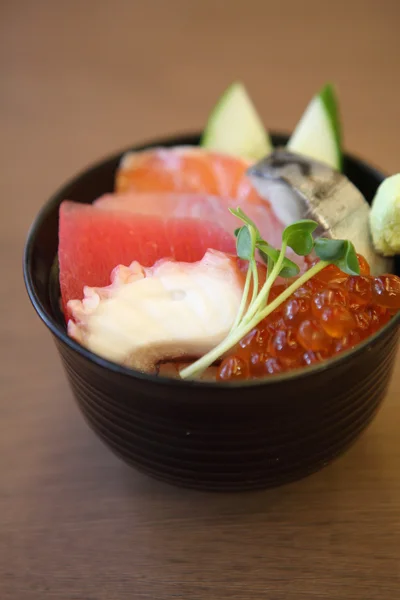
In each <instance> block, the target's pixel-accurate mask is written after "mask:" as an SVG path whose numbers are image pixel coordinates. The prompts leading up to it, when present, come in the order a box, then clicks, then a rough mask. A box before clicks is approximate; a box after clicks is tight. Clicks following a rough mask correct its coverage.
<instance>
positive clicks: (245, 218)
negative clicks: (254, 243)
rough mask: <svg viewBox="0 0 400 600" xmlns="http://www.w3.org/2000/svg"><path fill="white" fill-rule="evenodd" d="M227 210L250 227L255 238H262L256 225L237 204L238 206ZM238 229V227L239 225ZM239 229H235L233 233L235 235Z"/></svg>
mask: <svg viewBox="0 0 400 600" xmlns="http://www.w3.org/2000/svg"><path fill="white" fill-rule="evenodd" d="M229 212H230V213H231V214H232V215H234V216H235V217H237V218H238V219H240V220H241V221H242V222H243V223H244V224H245V225H248V226H249V227H252V228H253V229H254V231H255V234H256V238H257V239H258V240H261V239H262V237H261V235H260V232H259V231H258V228H257V225H256V224H255V223H254V221H252V220H251V219H250V218H249V217H248V216H247V215H246V214H245V213H244V212H243V211H242V209H241V208H240V207H239V206H238V208H230V209H229ZM239 229H240V227H239ZM239 229H235V235H236V232H237V231H239Z"/></svg>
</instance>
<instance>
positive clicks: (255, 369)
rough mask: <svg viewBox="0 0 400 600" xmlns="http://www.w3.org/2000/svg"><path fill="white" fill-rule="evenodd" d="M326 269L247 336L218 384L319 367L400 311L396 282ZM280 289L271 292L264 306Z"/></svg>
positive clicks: (365, 269)
mask: <svg viewBox="0 0 400 600" xmlns="http://www.w3.org/2000/svg"><path fill="white" fill-rule="evenodd" d="M358 258H359V264H360V275H359V276H349V275H346V274H345V273H343V272H342V271H340V270H339V269H338V268H337V267H335V266H333V265H332V266H329V267H326V268H325V269H324V270H323V271H321V272H320V273H318V274H317V275H316V276H315V277H313V278H312V279H310V280H309V281H308V282H307V283H306V284H305V285H304V286H302V287H300V288H298V289H297V290H296V291H295V292H294V294H293V295H292V296H291V297H290V298H289V299H288V300H286V302H284V303H283V304H281V306H280V307H278V308H277V309H276V310H275V311H274V312H273V313H271V315H269V316H268V317H267V318H266V319H264V320H263V321H262V322H261V323H259V325H258V326H257V327H256V328H255V329H253V330H252V331H251V332H250V333H249V334H248V335H246V336H245V337H244V338H243V339H242V340H241V341H240V342H239V344H238V345H237V346H236V348H234V349H233V350H232V353H231V354H230V355H229V356H227V357H226V358H225V359H224V360H223V361H222V363H221V364H220V366H219V369H218V374H217V379H218V380H219V381H234V380H243V379H253V378H257V377H265V376H268V375H274V374H275V373H282V372H284V371H289V370H291V369H296V368H299V367H307V366H309V365H312V364H315V363H318V362H321V361H322V360H325V359H327V358H331V357H333V356H335V355H337V354H339V353H340V352H344V351H345V350H348V349H350V348H353V347H354V346H356V345H357V344H359V343H360V342H361V341H362V340H365V339H366V338H368V337H369V336H370V335H372V334H373V333H375V332H376V331H378V329H380V328H381V327H382V326H383V325H384V324H385V323H387V322H388V321H389V320H390V318H391V317H392V316H393V315H394V314H395V313H396V312H397V311H398V310H400V278H399V277H397V276H396V275H381V276H379V277H372V276H371V275H370V269H369V265H368V263H367V261H366V260H365V259H364V258H363V257H362V256H360V255H358ZM285 287H286V286H285V285H276V286H274V287H273V288H272V290H271V294H270V299H269V301H271V300H273V299H274V298H276V297H277V296H278V295H279V294H280V293H281V292H282V291H283V290H284V289H285Z"/></svg>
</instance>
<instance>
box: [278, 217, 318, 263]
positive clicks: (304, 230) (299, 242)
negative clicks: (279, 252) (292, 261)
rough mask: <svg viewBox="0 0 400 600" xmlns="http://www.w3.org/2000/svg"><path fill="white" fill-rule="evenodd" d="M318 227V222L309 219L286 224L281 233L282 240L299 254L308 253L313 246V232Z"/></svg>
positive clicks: (304, 254)
mask: <svg viewBox="0 0 400 600" xmlns="http://www.w3.org/2000/svg"><path fill="white" fill-rule="evenodd" d="M317 227H318V223H316V222H315V221H311V220H310V219H303V220H301V221H297V222H296V223H293V224H292V225H288V226H287V227H286V228H285V230H284V232H283V234H282V241H284V242H286V244H287V245H288V246H289V247H290V248H292V250H294V251H295V252H296V254H299V255H300V256H306V255H307V254H310V252H311V250H312V249H313V246H314V240H313V236H312V234H313V232H314V231H315V230H316V228H317Z"/></svg>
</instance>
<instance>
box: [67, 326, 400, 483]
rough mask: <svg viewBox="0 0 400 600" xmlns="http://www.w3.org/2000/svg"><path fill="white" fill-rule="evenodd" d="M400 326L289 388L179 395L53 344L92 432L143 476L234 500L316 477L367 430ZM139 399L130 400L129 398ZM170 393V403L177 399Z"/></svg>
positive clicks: (272, 386)
mask: <svg viewBox="0 0 400 600" xmlns="http://www.w3.org/2000/svg"><path fill="white" fill-rule="evenodd" d="M397 339H398V326H397V325H394V326H393V327H391V328H389V329H388V330H387V331H386V332H385V335H383V336H381V337H380V338H379V339H378V340H375V341H374V342H372V343H371V344H370V345H369V346H367V348H365V349H364V351H363V352H361V353H360V352H359V353H358V354H355V355H353V356H351V357H349V358H348V360H346V361H341V362H339V363H336V364H334V365H332V366H330V367H328V368H327V369H326V370H323V371H321V372H318V373H315V372H314V373H311V372H310V374H309V375H307V374H305V375H303V377H301V378H299V379H298V380H297V381H296V382H295V383H294V382H291V381H290V380H288V381H277V382H276V384H274V383H273V382H272V381H271V383H270V385H269V386H268V391H266V388H265V387H262V386H260V387H258V386H257V387H254V388H252V389H250V388H243V389H240V388H232V389H231V390H228V389H226V388H224V389H216V390H215V389H213V388H208V389H207V391H205V390H204V389H202V388H201V387H194V388H192V389H191V390H190V392H188V393H187V394H185V395H183V394H182V387H181V386H179V382H178V383H173V384H171V385H170V386H168V389H166V387H165V386H163V385H160V384H157V383H156V382H155V383H154V384H152V385H149V382H148V381H147V382H145V383H144V382H143V381H142V380H140V379H139V378H137V379H136V380H135V386H132V378H131V377H126V376H124V375H123V374H120V373H116V372H110V371H106V370H104V369H103V368H102V367H100V366H98V365H97V364H96V363H93V362H91V361H89V360H87V359H86V358H84V357H83V356H82V355H80V354H78V353H77V352H75V351H74V350H72V349H71V348H69V347H68V346H67V345H65V344H64V343H63V342H62V341H60V340H59V339H57V338H56V339H55V341H56V344H57V347H58V349H59V352H60V355H61V357H62V362H63V365H64V368H65V371H66V374H67V377H68V379H69V382H70V385H71V387H72V390H73V393H74V396H75V398H76V400H77V402H78V405H79V407H80V409H81V410H82V413H83V415H84V416H85V418H86V420H87V422H88V424H89V425H90V427H91V428H92V429H93V430H94V431H95V432H96V433H97V435H99V437H100V438H101V439H102V440H103V441H104V442H105V444H106V445H107V446H109V448H111V449H112V450H113V451H114V452H115V453H116V454H117V455H118V456H120V457H121V458H123V459H124V460H125V461H126V462H128V463H130V464H132V465H134V466H135V467H136V468H138V469H139V470H141V471H143V472H146V473H148V474H149V475H152V476H153V477H156V478H158V479H161V480H165V481H168V482H171V483H174V484H177V485H181V486H185V487H193V488H198V489H204V490H215V491H224V490H225V491H240V490H250V489H257V488H266V487H271V486H276V485H279V484H282V483H285V482H289V481H293V480H296V479H299V478H301V477H304V476H305V475H307V474H309V473H312V472H314V471H316V470H318V469H319V468H321V467H322V466H324V465H325V464H327V463H328V462H330V461H331V460H333V459H334V458H335V457H336V456H338V455H339V454H340V453H341V452H343V451H344V450H345V449H346V448H347V447H348V446H349V445H351V444H352V443H353V442H354V440H355V439H356V438H357V436H358V435H359V434H360V433H361V432H362V431H363V429H365V427H366V426H367V425H368V423H369V422H370V421H371V419H372V417H373V416H374V414H375V412H376V410H377V408H378V407H379V405H380V403H381V401H382V400H383V398H384V395H385V393H386V388H387V385H388V382H389V380H390V376H391V372H392V369H393V364H394V358H395V354H396V347H397ZM133 389H134V390H135V392H134V393H133V392H132V390H133ZM174 392H176V393H174Z"/></svg>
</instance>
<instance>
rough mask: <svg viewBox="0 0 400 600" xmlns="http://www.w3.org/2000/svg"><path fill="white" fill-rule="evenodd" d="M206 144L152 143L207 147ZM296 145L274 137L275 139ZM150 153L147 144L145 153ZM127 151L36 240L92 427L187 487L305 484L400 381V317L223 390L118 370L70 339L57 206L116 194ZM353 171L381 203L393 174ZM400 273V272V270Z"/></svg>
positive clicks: (54, 322)
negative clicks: (299, 366) (385, 181)
mask: <svg viewBox="0 0 400 600" xmlns="http://www.w3.org/2000/svg"><path fill="white" fill-rule="evenodd" d="M198 139H199V138H198V136H183V137H176V138H169V139H161V140H157V142H153V143H151V144H147V145H145V146H141V147H140V149H141V148H143V147H150V146H159V145H163V146H173V145H181V144H197V143H198ZM285 140H286V138H285V137H284V136H280V135H275V136H274V143H275V144H277V145H278V144H282V143H284V142H285ZM137 149H139V148H137ZM120 157H121V154H119V155H116V156H112V157H111V158H108V159H106V160H104V161H102V162H101V163H99V164H97V165H95V166H94V167H92V168H90V169H88V170H86V171H84V172H83V173H82V174H80V175H79V176H78V177H76V178H75V179H74V180H73V181H71V182H70V183H68V184H67V185H65V186H64V187H63V188H62V189H61V190H60V191H59V192H57V194H56V195H55V196H53V198H51V199H50V200H49V201H48V202H47V204H45V206H44V207H43V209H42V210H41V212H40V213H39V215H38V217H37V218H36V220H35V222H34V224H33V226H32V228H31V230H30V232H29V236H28V240H27V244H26V248H25V255H24V276H25V283H26V287H27V290H28V294H29V297H30V300H31V302H32V304H33V306H34V308H35V309H36V311H37V313H38V314H39V316H40V318H41V319H42V320H43V322H44V323H45V325H46V326H47V327H48V328H49V329H50V331H51V333H52V335H53V338H54V340H55V343H56V345H57V348H58V351H59V353H60V356H61V360H62V363H63V365H64V368H65V371H66V374H67V376H68V380H69V382H70V385H71V388H72V390H73V393H74V395H75V398H76V400H77V402H78V404H79V407H80V409H81V411H82V413H83V415H84V417H85V418H86V420H87V422H88V423H89V425H90V426H91V428H92V429H93V430H94V431H95V432H96V433H97V435H98V436H99V437H100V438H101V439H102V440H103V441H104V442H105V443H106V444H107V446H109V448H111V449H112V450H113V451H114V452H115V453H116V454H117V455H118V456H120V457H121V458H123V459H124V460H125V461H127V462H128V463H130V464H132V465H133V466H135V467H136V468H137V469H139V470H141V471H144V472H146V473H148V474H149V475H152V476H154V477H157V478H159V479H163V480H165V481H169V482H171V483H174V484H176V485H181V486H186V487H193V488H200V489H206V490H220V491H223V490H226V491H229V490H232V491H233V490H248V489H256V488H266V487H270V486H276V485H279V484H282V483H284V482H289V481H292V480H295V479H299V478H301V477H304V476H305V475H307V474H309V473H312V472H313V471H316V470H318V469H320V468H321V467H323V466H324V465H326V464H327V463H329V462H330V461H332V460H333V459H334V458H335V457H336V456H338V455H339V454H340V453H342V452H343V451H344V450H345V449H346V448H348V447H349V446H350V445H351V444H352V443H353V442H354V440H355V439H356V438H357V436H358V435H359V434H360V433H361V432H362V431H363V429H365V427H366V426H367V425H368V423H369V422H370V421H371V419H372V418H373V416H374V415H375V413H376V411H377V409H378V407H379V405H380V404H381V402H382V400H383V398H384V396H385V392H386V389H387V386H388V383H389V379H390V376H391V373H392V368H393V363H394V358H395V351H396V346H397V338H398V329H399V323H400V315H398V316H397V317H395V318H393V319H392V321H391V322H390V323H389V324H387V325H386V326H385V327H384V328H383V329H382V330H381V331H379V332H378V333H377V334H376V335H374V336H373V337H372V338H370V339H369V340H368V341H367V342H364V343H362V344H361V345H360V346H358V347H357V348H356V349H353V350H351V351H350V352H347V353H345V354H343V355H341V356H339V357H338V358H335V359H333V360H330V361H327V362H326V363H323V364H321V365H318V366H315V367H309V368H307V369H305V370H302V371H296V372H292V373H285V374H283V375H282V376H274V377H273V378H270V379H264V380H260V381H257V382H248V383H242V384H230V385H229V384H221V383H220V384H215V383H203V382H201V383H200V382H188V381H179V380H172V379H163V378H157V377H154V376H150V375H145V374H142V373H139V372H137V371H133V370H129V369H127V368H124V367H120V366H118V365H116V364H113V363H111V362H108V361H107V360H104V359H102V358H100V357H98V356H96V355H94V354H92V353H91V352H89V351H87V350H85V349H84V348H82V347H81V346H79V344H77V343H76V342H74V341H73V340H71V339H69V338H68V336H67V333H66V328H65V323H64V321H63V318H62V315H61V313H60V312H59V311H58V309H57V302H54V298H56V299H57V298H58V294H59V289H58V283H57V277H55V276H54V267H53V265H54V260H55V257H56V254H57V231H58V207H59V205H60V203H61V202H62V200H64V199H69V200H75V201H78V202H84V203H85V202H86V203H88V202H91V201H92V200H94V199H95V198H97V197H98V196H100V195H101V194H103V193H105V192H109V191H111V190H112V189H113V183H114V173H115V170H116V167H117V164H118V163H119V160H120ZM345 172H346V174H347V175H348V176H349V178H350V179H351V180H352V181H353V182H354V183H355V185H356V186H357V187H358V188H359V189H360V190H361V191H362V192H363V193H364V195H365V196H366V198H367V199H368V200H369V201H370V200H371V199H372V197H373V195H374V193H375V191H376V189H377V186H378V185H379V183H380V182H381V180H382V178H383V175H382V174H381V173H379V172H377V171H376V170H375V169H373V168H371V167H370V166H368V165H366V164H365V163H363V162H362V161H359V160H357V159H355V158H352V157H349V156H348V157H346V160H345ZM396 272H397V274H398V275H399V274H400V265H399V262H397V264H396Z"/></svg>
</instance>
